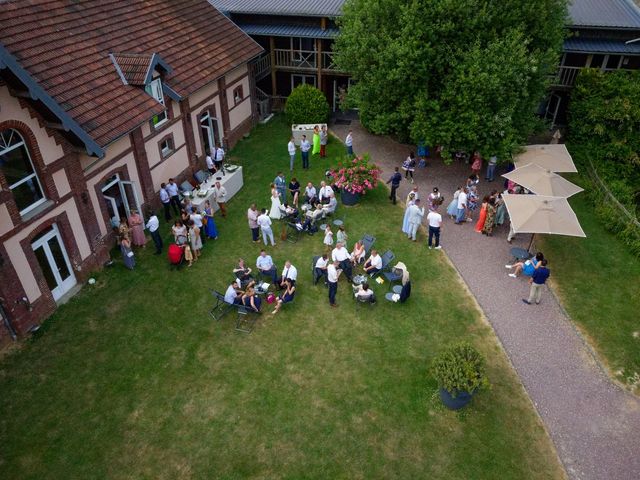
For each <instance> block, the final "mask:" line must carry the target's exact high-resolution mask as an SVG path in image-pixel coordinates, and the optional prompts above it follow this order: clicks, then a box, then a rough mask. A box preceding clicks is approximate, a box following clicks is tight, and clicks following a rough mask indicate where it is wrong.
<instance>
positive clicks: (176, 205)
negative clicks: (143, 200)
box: [165, 178, 182, 215]
mask: <svg viewBox="0 0 640 480" xmlns="http://www.w3.org/2000/svg"><path fill="white" fill-rule="evenodd" d="M165 190H166V191H167V193H168V194H169V197H170V198H171V205H173V210H174V211H175V212H176V215H180V209H181V208H182V207H181V205H180V195H179V191H178V185H177V184H176V182H175V180H174V179H173V178H170V179H169V183H167V185H166V187H165Z"/></svg>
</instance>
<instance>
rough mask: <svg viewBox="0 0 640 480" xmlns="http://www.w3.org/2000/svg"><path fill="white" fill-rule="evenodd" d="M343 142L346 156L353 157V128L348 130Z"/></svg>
mask: <svg viewBox="0 0 640 480" xmlns="http://www.w3.org/2000/svg"><path fill="white" fill-rule="evenodd" d="M344 144H345V146H346V147H347V156H349V157H353V130H349V133H348V134H347V138H345V139H344Z"/></svg>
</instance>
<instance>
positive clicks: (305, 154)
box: [300, 135, 311, 168]
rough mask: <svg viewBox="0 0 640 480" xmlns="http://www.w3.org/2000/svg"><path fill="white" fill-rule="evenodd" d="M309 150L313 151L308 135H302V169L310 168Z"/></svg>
mask: <svg viewBox="0 0 640 480" xmlns="http://www.w3.org/2000/svg"><path fill="white" fill-rule="evenodd" d="M309 150H311V144H310V143H309V140H307V136H306V135H302V140H301V141H300V155H301V156H302V168H309Z"/></svg>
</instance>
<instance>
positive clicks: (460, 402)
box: [440, 388, 473, 410]
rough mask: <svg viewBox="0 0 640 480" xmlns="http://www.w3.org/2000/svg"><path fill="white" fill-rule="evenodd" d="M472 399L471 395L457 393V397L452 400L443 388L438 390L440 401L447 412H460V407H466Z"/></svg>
mask: <svg viewBox="0 0 640 480" xmlns="http://www.w3.org/2000/svg"><path fill="white" fill-rule="evenodd" d="M472 398H473V393H469V392H457V395H456V397H455V398H454V397H453V396H452V395H451V394H450V393H449V392H447V391H446V390H445V389H444V388H441V389H440V400H442V403H444V406H445V407H447V408H448V409H449V410H460V409H461V408H462V407H464V406H465V405H467V404H468V403H469V402H470V401H471V399H472Z"/></svg>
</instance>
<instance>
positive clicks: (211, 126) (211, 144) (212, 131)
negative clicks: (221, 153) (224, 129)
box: [200, 110, 218, 155]
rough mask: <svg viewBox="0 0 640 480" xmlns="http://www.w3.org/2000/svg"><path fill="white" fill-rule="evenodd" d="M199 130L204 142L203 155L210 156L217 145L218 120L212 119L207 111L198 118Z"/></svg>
mask: <svg viewBox="0 0 640 480" xmlns="http://www.w3.org/2000/svg"><path fill="white" fill-rule="evenodd" d="M200 130H201V132H202V141H203V142H204V150H205V152H204V153H205V155H206V154H207V153H209V154H211V152H213V149H214V148H215V147H216V143H218V119H217V118H215V117H212V116H211V112H209V111H208V110H207V111H206V112H205V113H204V114H203V115H202V116H201V117H200Z"/></svg>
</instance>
